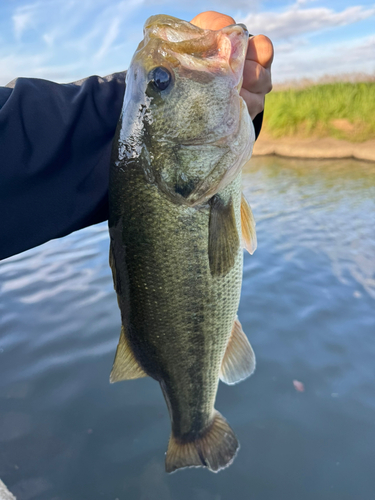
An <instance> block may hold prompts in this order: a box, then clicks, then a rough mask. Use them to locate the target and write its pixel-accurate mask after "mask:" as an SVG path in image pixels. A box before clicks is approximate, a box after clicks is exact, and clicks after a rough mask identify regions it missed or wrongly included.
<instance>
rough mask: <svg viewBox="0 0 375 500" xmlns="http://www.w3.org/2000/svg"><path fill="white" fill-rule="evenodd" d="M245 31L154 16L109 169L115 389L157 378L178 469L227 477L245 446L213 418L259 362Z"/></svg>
mask: <svg viewBox="0 0 375 500" xmlns="http://www.w3.org/2000/svg"><path fill="white" fill-rule="evenodd" d="M248 36H249V35H248V32H247V30H246V28H245V27H244V26H243V25H233V26H230V27H227V28H224V29H221V30H219V31H210V30H203V29H200V28H198V27H196V26H193V25H192V24H189V23H187V22H185V21H180V20H178V19H175V18H172V17H168V16H153V17H151V18H149V19H148V20H147V21H146V24H145V27H144V39H143V41H142V42H141V43H140V44H139V46H138V49H137V50H136V52H135V54H134V57H133V59H132V61H131V64H130V67H129V69H128V72H127V76H126V92H125V97H124V104H123V109H122V113H121V117H120V120H119V124H118V127H117V132H116V136H115V140H114V145H113V153H112V160H111V173H110V217H109V228H110V229H109V231H110V238H111V243H110V265H111V268H112V272H113V279H114V285H115V290H116V292H117V297H118V304H119V307H120V310H121V319H122V329H121V334H120V341H119V344H118V347H117V352H116V356H115V361H114V365H113V369H112V373H111V377H110V380H111V382H117V381H119V380H128V379H135V378H139V377H144V376H146V375H148V376H150V377H152V378H154V379H155V380H157V381H158V382H159V383H160V386H161V388H162V391H163V394H164V397H165V400H166V403H167V406H168V410H169V414H170V418H171V425H172V432H171V436H170V440H169V445H168V450H167V454H166V470H167V471H168V472H172V471H174V470H176V469H178V468H182V467H191V466H203V467H207V468H209V469H210V470H212V471H215V472H216V471H218V470H220V469H222V468H224V467H226V466H228V465H229V464H230V463H231V462H232V461H233V459H234V457H235V455H236V452H237V450H238V447H239V444H238V441H237V439H236V436H235V434H234V432H233V431H232V429H231V428H230V426H229V425H228V423H227V421H226V420H225V419H224V418H223V417H222V415H221V414H220V413H219V412H218V411H216V410H215V408H214V403H215V398H216V392H217V388H218V383H219V378H220V379H221V380H222V381H223V382H226V383H228V384H234V383H236V382H238V381H240V380H242V379H244V378H246V377H247V376H249V375H250V374H251V373H252V372H253V371H254V368H255V357H254V353H253V350H252V348H251V346H250V344H249V342H248V340H247V338H246V336H245V334H244V333H243V331H242V328H241V324H240V323H239V321H238V319H237V316H236V314H237V309H238V304H239V299H240V289H241V281H242V261H243V253H242V245H241V235H242V239H243V244H244V246H245V247H246V248H247V249H248V250H249V251H250V252H251V253H252V252H253V251H254V250H255V246H256V236H255V229H254V225H255V223H254V220H253V217H252V214H251V210H250V207H249V206H248V204H247V202H246V200H245V199H244V197H243V196H242V194H241V169H242V167H243V165H244V164H245V163H246V162H247V161H248V160H249V158H250V156H251V152H252V147H253V143H254V140H255V135H254V129H253V125H252V122H251V120H250V117H249V114H248V111H247V108H246V105H245V103H244V101H243V99H242V98H241V97H240V96H239V89H240V88H241V83H242V73H243V66H244V61H245V55H246V50H247V42H248Z"/></svg>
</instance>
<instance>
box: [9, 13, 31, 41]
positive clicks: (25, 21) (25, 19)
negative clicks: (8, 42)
mask: <svg viewBox="0 0 375 500" xmlns="http://www.w3.org/2000/svg"><path fill="white" fill-rule="evenodd" d="M12 19H13V26H14V36H15V38H16V40H18V41H19V40H20V39H21V37H22V34H23V32H24V31H25V30H26V29H27V28H28V27H29V26H32V25H33V12H32V10H29V9H17V12H16V13H15V14H14V16H13V17H12Z"/></svg>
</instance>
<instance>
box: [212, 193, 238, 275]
mask: <svg viewBox="0 0 375 500" xmlns="http://www.w3.org/2000/svg"><path fill="white" fill-rule="evenodd" d="M239 245H240V242H239V238H238V232H237V227H236V217H235V214H234V208H233V202H232V200H229V202H228V203H226V204H225V203H224V202H223V201H222V199H221V198H220V197H219V196H214V197H213V198H212V199H211V211H210V226H209V237H208V258H209V262H210V271H211V275H212V276H224V275H226V274H227V273H228V272H229V271H230V270H231V269H232V267H233V266H234V262H235V258H236V254H237V251H238V248H239Z"/></svg>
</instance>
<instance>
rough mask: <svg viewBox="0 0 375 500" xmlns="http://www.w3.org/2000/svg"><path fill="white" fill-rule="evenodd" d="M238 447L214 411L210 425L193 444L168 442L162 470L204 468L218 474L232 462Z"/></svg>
mask: <svg viewBox="0 0 375 500" xmlns="http://www.w3.org/2000/svg"><path fill="white" fill-rule="evenodd" d="M239 447H240V445H239V443H238V441H237V438H236V436H235V434H234V432H233V431H232V429H231V428H230V426H229V424H228V422H227V421H226V420H225V418H224V417H223V416H222V415H221V414H220V413H219V412H218V411H216V410H215V413H214V417H213V419H212V423H211V425H210V426H209V427H208V428H207V429H205V430H204V432H203V433H202V434H201V435H200V436H199V437H197V439H195V440H194V441H188V442H181V441H179V440H178V439H177V438H175V437H174V435H173V433H172V434H171V437H170V439H169V444H168V450H167V456H166V459H165V470H166V471H167V472H174V471H175V470H177V469H181V468H183V467H207V468H208V469H209V470H210V471H212V472H218V471H219V470H221V469H225V467H228V466H229V465H230V464H231V463H232V462H233V460H234V458H235V456H236V454H237V451H238V449H239Z"/></svg>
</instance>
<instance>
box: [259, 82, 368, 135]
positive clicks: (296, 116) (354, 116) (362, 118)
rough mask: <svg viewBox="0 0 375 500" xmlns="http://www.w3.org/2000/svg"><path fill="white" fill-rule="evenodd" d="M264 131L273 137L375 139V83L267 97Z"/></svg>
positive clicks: (325, 86) (313, 88) (331, 85)
mask: <svg viewBox="0 0 375 500" xmlns="http://www.w3.org/2000/svg"><path fill="white" fill-rule="evenodd" d="M335 120H338V121H336V122H335ZM264 128H265V131H267V132H268V133H269V134H270V135H272V136H273V137H285V136H299V137H336V138H338V139H346V140H349V141H355V142H357V141H365V140H368V139H375V82H364V83H329V84H320V85H313V86H311V87H308V88H303V89H288V90H280V91H273V92H271V93H270V94H269V95H267V97H266V106H265V113H264Z"/></svg>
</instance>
